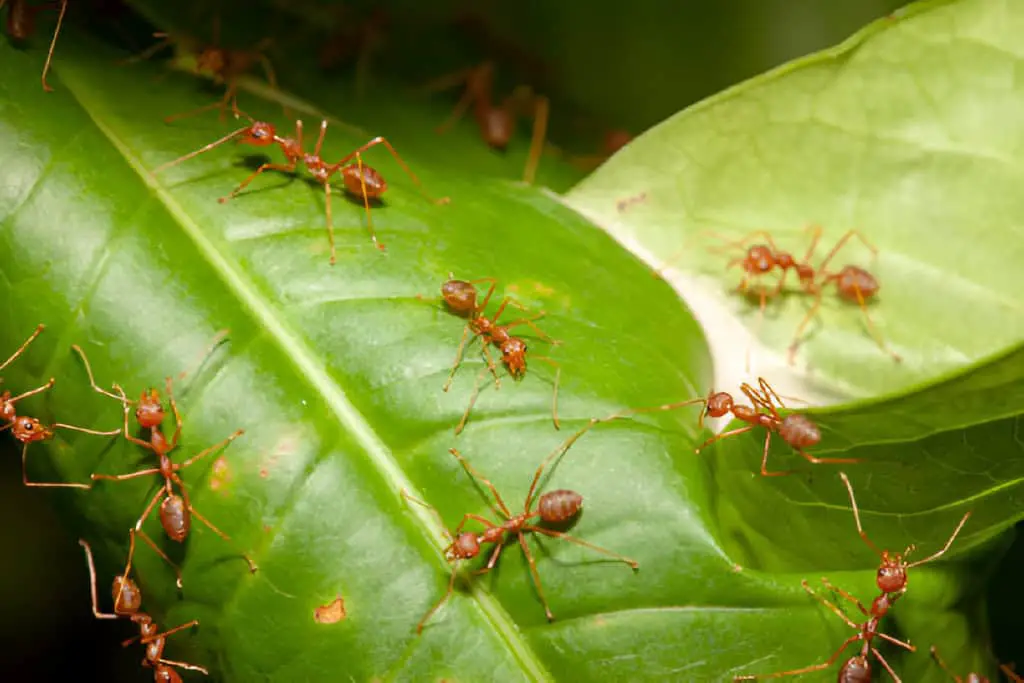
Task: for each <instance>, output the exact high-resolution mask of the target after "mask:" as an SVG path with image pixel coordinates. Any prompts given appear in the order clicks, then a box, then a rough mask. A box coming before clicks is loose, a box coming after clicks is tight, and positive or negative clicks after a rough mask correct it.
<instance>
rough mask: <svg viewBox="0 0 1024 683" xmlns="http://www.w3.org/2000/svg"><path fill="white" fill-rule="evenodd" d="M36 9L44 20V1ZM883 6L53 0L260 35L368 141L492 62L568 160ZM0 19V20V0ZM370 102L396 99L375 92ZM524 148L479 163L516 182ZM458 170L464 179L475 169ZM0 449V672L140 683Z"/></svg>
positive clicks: (282, 67)
mask: <svg viewBox="0 0 1024 683" xmlns="http://www.w3.org/2000/svg"><path fill="white" fill-rule="evenodd" d="M38 4H39V5H40V6H42V7H44V10H45V8H46V4H45V3H38ZM901 4H902V3H901V2H899V0H718V1H717V2H676V3H667V2H664V1H663V0H633V1H632V2H629V3H621V2H608V1H606V0H591V1H589V2H580V1H576V2H541V1H540V0H521V1H519V2H515V3H512V2H506V3H501V2H497V1H496V0H479V1H477V2H471V1H469V0H434V1H433V2H430V3H422V2H417V1H416V0H378V1H376V2H372V1H370V0H363V1H361V2H354V1H348V2H338V1H335V0H262V1H261V0H253V1H252V2H248V3H240V2H235V3H233V2H220V3H214V2H205V1H203V0H192V1H191V2H177V3H170V2H167V1H166V0H163V2H160V1H159V0H148V1H144V0H137V1H136V2H134V3H131V5H130V6H128V5H124V4H122V3H120V2H117V1H115V0H69V10H68V14H67V17H66V21H67V22H68V23H71V24H76V25H77V26H79V27H83V28H86V29H87V30H89V31H91V32H93V33H94V34H96V35H97V36H99V37H101V38H103V39H104V40H107V41H110V42H112V43H115V44H116V45H117V46H118V47H119V48H121V49H123V50H126V51H128V52H133V53H137V52H141V51H142V50H144V49H145V48H147V47H149V46H150V45H152V44H153V43H154V40H155V39H154V38H153V37H152V34H153V32H154V31H161V30H170V31H172V32H173V31H175V30H177V31H182V30H183V29H182V27H191V29H192V30H194V31H196V32H197V33H200V32H201V34H200V35H192V36H181V34H178V35H179V36H180V37H184V38H192V39H194V40H195V41H197V42H198V44H206V43H210V42H212V41H214V40H215V39H216V40H217V41H218V42H219V44H220V45H221V46H225V47H235V46H237V47H240V48H244V47H247V46H252V45H254V44H256V43H258V42H259V41H260V40H262V39H264V38H268V37H269V38H272V39H273V42H272V43H271V46H270V47H269V48H268V56H269V57H270V59H271V61H272V63H273V64H274V66H275V68H276V70H277V72H278V78H279V80H280V82H281V87H282V89H283V90H284V91H285V92H290V93H295V94H296V95H298V96H299V97H303V96H309V92H308V89H309V88H312V87H318V88H319V87H321V86H320V84H321V83H322V81H323V79H324V77H325V75H326V76H327V77H329V78H330V79H331V82H336V83H337V92H336V93H332V95H336V96H337V98H339V99H338V100H337V101H341V102H344V103H345V104H346V105H347V106H346V107H345V108H339V109H338V111H342V112H345V113H344V114H343V115H345V116H346V120H350V121H351V122H352V123H354V124H356V125H359V126H361V127H363V128H365V129H366V130H368V131H372V133H374V134H381V135H385V136H386V135H388V127H387V121H388V118H389V114H388V112H387V111H384V110H383V109H382V107H385V108H386V107H388V106H390V107H400V104H401V97H413V96H415V95H413V94H411V90H412V89H414V88H415V87H416V86H418V85H422V84H424V83H426V82H428V81H430V80H431V79H434V78H436V77H438V76H439V75H441V74H445V73H448V72H451V71H455V70H458V69H461V68H465V67H467V66H470V65H473V64H477V63H479V62H481V61H483V60H485V59H492V60H494V61H495V62H496V64H497V80H498V82H497V89H496V95H497V97H499V98H500V97H501V96H502V94H504V93H507V92H510V91H511V90H512V89H513V88H515V87H516V86H519V85H529V86H531V87H532V88H533V89H535V90H536V91H538V92H541V93H543V94H545V95H547V96H548V97H549V98H550V99H551V103H552V108H551V112H552V113H551V123H550V128H549V141H550V143H551V144H552V145H553V146H554V147H555V148H557V149H561V150H565V151H567V152H569V153H571V154H575V155H593V154H600V153H601V152H602V138H603V137H604V136H605V135H606V134H607V133H609V132H611V131H617V130H622V131H628V132H629V133H631V134H633V135H636V134H639V133H641V132H643V131H644V130H646V129H647V128H649V127H651V126H653V125H655V124H657V123H658V122H659V121H661V120H663V119H665V118H666V117H668V116H669V115H671V114H673V113H675V112H677V111H678V110H680V109H683V108H684V107H686V106H688V105H690V104H692V103H694V102H696V101H698V100H700V99H702V98H704V97H706V96H708V95H711V94H713V93H715V92H717V91H719V90H722V89H724V88H726V87H728V86H730V85H733V84H735V83H738V82H740V81H742V80H744V79H746V78H749V77H751V76H754V75H756V74H758V73H761V72H763V71H766V70H768V69H771V68H773V67H775V66H777V65H779V64H782V63H783V62H786V61H788V60H791V59H793V58H796V57H799V56H802V55H805V54H808V53H810V52H814V51H816V50H820V49H823V48H826V47H829V46H831V45H833V44H835V43H837V42H840V41H842V40H843V39H845V38H846V37H847V36H849V35H850V34H852V33H853V32H855V31H856V30H857V29H859V28H860V27H861V26H863V25H864V24H866V23H869V22H870V21H872V20H874V19H877V18H879V17H881V16H884V15H886V14H888V13H891V12H893V11H897V10H898V8H899V6H900V5H901ZM5 9H8V11H10V3H8V7H7V8H5ZM55 16H56V15H55V13H54V12H52V11H41V12H40V13H39V14H38V16H37V17H36V18H37V22H36V24H37V25H36V32H35V34H34V35H33V36H31V37H30V38H29V39H28V40H27V41H20V42H19V43H18V44H19V46H20V47H22V48H23V49H25V50H29V51H31V52H33V53H36V54H38V56H39V60H38V61H39V64H40V66H41V65H42V62H43V59H44V57H45V52H46V47H47V45H48V42H49V36H50V32H51V31H52V29H53V26H54V22H55ZM217 16H219V17H220V22H219V23H220V29H219V33H220V35H219V36H216V35H215V34H216V32H217V29H216V28H215V21H216V20H215V17H217ZM8 39H9V38H8ZM61 61H62V56H61V51H60V46H59V43H58V46H57V50H56V54H55V58H54V66H53V69H54V73H55V74H56V75H57V77H58V78H59V75H60V70H61ZM111 68H112V69H116V68H123V67H121V66H118V65H114V64H112V65H111ZM308 74H314V75H315V78H308V77H305V76H306V75H308ZM313 83H316V84H317V85H315V86H314V85H312V84H313ZM57 87H59V85H58V86H57ZM381 92H389V93H391V94H394V93H401V96H400V97H387V98H380V97H377V96H376V95H377V94H379V93H381ZM126 97H130V93H129V94H126ZM245 97H246V96H243V98H242V106H243V107H244V99H245ZM430 97H431V98H432V99H434V100H436V101H437V112H438V118H437V120H432V121H424V122H423V130H424V141H423V145H426V146H427V147H425V148H424V149H427V150H436V151H435V152H434V153H440V154H445V155H449V158H450V161H451V163H450V166H451V168H452V172H453V173H458V172H459V170H458V169H459V166H460V159H461V158H463V157H464V155H470V154H472V155H479V156H481V157H482V156H485V155H497V154H498V153H496V152H492V151H489V150H487V148H486V146H485V145H484V144H483V143H482V142H481V141H480V140H478V139H477V140H474V139H473V135H475V127H473V126H472V122H471V121H470V120H469V119H468V118H467V120H466V122H465V123H464V124H463V127H464V131H472V134H470V133H468V132H467V134H466V135H465V136H463V138H462V139H458V140H456V141H454V142H452V141H450V139H449V138H442V137H441V136H435V135H433V134H432V129H433V128H434V127H435V126H436V125H437V124H438V123H440V121H441V120H443V117H444V116H445V115H446V113H447V111H448V110H449V108H450V107H451V106H453V105H454V102H455V100H456V99H457V97H458V90H453V91H451V92H449V93H445V94H437V95H430ZM318 99H322V98H318ZM384 99H386V100H387V103H383V100H384ZM391 115H394V114H393V113H392V114H391ZM158 123H159V122H154V124H158ZM527 128H528V127H527V126H524V125H521V126H520V130H519V132H518V137H519V138H521V143H522V144H521V146H522V147H523V149H524V150H525V147H526V142H527V140H528V130H527ZM417 153H418V154H423V153H424V151H423V150H417ZM524 156H525V153H524V154H523V155H520V157H519V158H518V160H517V161H516V162H515V163H513V162H512V161H509V162H508V163H504V164H501V165H495V166H493V168H494V169H495V172H496V173H503V174H507V176H508V177H518V174H519V172H520V170H519V169H520V167H521V159H522V158H523V157H524ZM541 165H542V173H541V175H540V176H539V182H540V183H542V184H546V185H548V186H550V187H551V188H552V189H554V190H556V191H564V190H567V189H568V188H569V187H571V185H572V184H573V183H574V182H575V181H576V180H579V179H580V178H582V177H583V176H584V175H585V173H586V171H585V170H584V169H582V168H571V167H568V166H566V167H565V168H562V169H554V170H552V169H551V168H550V167H551V166H552V163H551V159H550V158H549V157H547V156H546V157H545V159H544V160H543V161H542V163H541ZM473 172H480V168H479V165H477V166H475V167H474V168H473ZM0 450H2V451H3V453H2V458H0V512H2V519H3V520H4V523H3V524H0V543H2V544H3V548H4V549H5V552H4V556H5V558H6V560H5V561H4V562H3V563H2V566H0V605H3V610H2V612H0V642H2V643H3V647H2V648H0V651H2V660H0V680H67V675H68V672H70V671H72V670H77V671H79V672H82V673H93V674H95V675H97V676H100V677H101V680H144V679H145V677H146V676H147V672H146V671H145V670H142V669H140V668H139V667H138V662H137V661H136V659H137V658H136V656H135V651H134V650H132V651H128V652H122V651H121V649H120V648H119V641H118V638H119V635H118V634H119V633H120V632H118V633H115V632H114V630H112V629H107V628H102V627H99V626H97V623H96V622H95V620H94V619H93V617H92V614H91V612H90V610H89V598H88V592H87V583H86V575H85V572H84V567H83V562H82V556H81V551H80V548H79V547H78V545H77V544H76V543H75V536H76V534H77V532H78V531H80V530H67V529H65V528H64V527H63V525H62V523H61V522H60V515H59V512H60V511H59V510H54V509H53V506H54V505H55V504H56V505H58V506H59V505H60V501H61V496H60V495H59V494H57V495H50V494H48V493H46V492H40V491H39V490H33V491H30V490H26V489H25V488H24V487H22V485H21V481H20V473H19V463H18V456H19V453H18V449H15V448H14V447H12V445H11V442H10V440H9V439H7V438H4V440H3V442H2V446H0ZM1022 560H1024V546H1022V544H1021V543H1016V544H1015V546H1014V548H1013V549H1011V551H1010V552H1009V553H1008V554H1007V556H1006V557H1005V559H1004V561H1003V564H1002V568H1001V569H1000V571H999V572H998V573H997V575H996V577H995V582H994V583H993V584H992V585H990V587H989V595H990V600H989V602H990V605H989V608H990V616H991V619H992V622H993V629H992V630H993V639H994V641H995V644H996V649H997V651H998V652H999V653H1000V654H1001V655H1002V656H1004V657H1013V656H1014V655H1015V654H1016V655H1020V656H1021V657H1024V653H1021V652H1020V644H1019V643H1018V642H1016V641H1017V640H1019V639H1018V638H1015V636H1014V630H1015V629H1013V628H1012V626H1010V624H1013V623H1014V622H1019V620H1020V614H1019V612H1017V609H1018V607H1019V605H1020V601H1019V600H1008V599H1006V598H1007V597H1008V596H1009V595H1011V594H1016V593H1018V592H1019V591H1017V590H1016V589H1015V588H1013V585H1014V579H1015V576H1016V567H1019V566H1020V563H1021V561H1022ZM1000 624H1001V625H1002V626H1003V628H1001V627H1000Z"/></svg>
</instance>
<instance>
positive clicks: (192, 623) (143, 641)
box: [125, 619, 199, 670]
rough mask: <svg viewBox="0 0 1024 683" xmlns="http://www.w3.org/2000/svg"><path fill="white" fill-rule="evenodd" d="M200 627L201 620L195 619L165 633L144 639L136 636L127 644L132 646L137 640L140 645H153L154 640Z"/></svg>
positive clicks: (127, 641) (126, 642)
mask: <svg viewBox="0 0 1024 683" xmlns="http://www.w3.org/2000/svg"><path fill="white" fill-rule="evenodd" d="M198 625H199V620H198V619H193V620H192V621H188V622H185V623H184V624H181V625H180V626H175V627H174V628H171V629H167V630H166V631H163V632H161V633H154V634H153V635H150V636H145V637H142V638H140V637H139V636H135V637H134V638H132V639H131V640H126V641H125V644H130V643H133V642H135V641H136V640H137V641H139V644H140V645H146V644H147V643H152V642H153V641H154V640H158V639H160V638H166V637H167V636H169V635H171V634H173V633H177V632H178V631H184V630H185V629H189V628H192V627H193V626H198ZM160 661H164V660H162V659H161V660H160ZM186 668H189V667H188V666H186ZM193 670H194V669H193Z"/></svg>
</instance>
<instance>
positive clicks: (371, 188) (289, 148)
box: [153, 112, 450, 265]
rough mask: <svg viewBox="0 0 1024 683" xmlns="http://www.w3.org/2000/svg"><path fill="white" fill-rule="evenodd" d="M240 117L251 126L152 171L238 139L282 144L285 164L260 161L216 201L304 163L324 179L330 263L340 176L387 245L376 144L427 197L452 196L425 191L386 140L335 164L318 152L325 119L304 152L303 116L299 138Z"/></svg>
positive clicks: (333, 258) (383, 182)
mask: <svg viewBox="0 0 1024 683" xmlns="http://www.w3.org/2000/svg"><path fill="white" fill-rule="evenodd" d="M242 115H243V116H245V117H246V118H247V119H249V121H250V125H248V126H245V127H243V128H239V129H238V130H235V131H233V132H231V133H228V134H227V135H225V136H224V137H222V138H220V139H219V140H215V141H213V142H211V143H209V144H207V145H204V146H202V147H200V148H199V149H197V150H194V151H192V152H189V153H188V154H186V155H184V156H181V157H178V158H177V159H174V160H173V161H168V162H167V163H165V164H162V165H160V166H158V167H157V168H155V169H154V170H153V174H154V175H156V174H157V173H160V172H161V171H163V170H165V169H168V168H170V167H172V166H177V165H178V164H180V163H182V162H184V161H188V160H189V159H192V158H193V157H196V156H198V155H200V154H203V153H205V152H209V151H210V150H212V149H214V148H216V147H219V146H221V145H223V144H225V143H227V142H231V141H232V140H237V141H238V142H240V143H241V144H244V145H253V146H254V147H270V146H273V145H277V146H278V147H280V149H281V152H282V154H284V157H285V159H286V162H285V163H283V164H278V163H265V164H262V165H261V166H260V167H259V168H257V169H256V170H255V171H253V172H252V174H250V175H249V177H248V178H246V179H245V180H243V181H242V182H241V183H240V184H239V185H238V187H236V188H235V189H234V190H232V191H231V192H230V193H229V194H228V195H226V196H224V197H221V198H220V199H218V201H219V202H220V203H221V204H224V203H225V202H228V201H230V200H232V199H234V198H235V197H237V196H238V195H239V193H241V192H242V190H244V189H245V188H246V187H247V186H248V185H249V183H251V182H252V181H253V180H255V179H256V177H257V176H258V175H260V174H261V173H263V172H264V171H283V172H285V173H293V172H294V171H295V169H296V168H297V167H298V165H299V163H300V162H301V163H302V164H303V165H304V166H305V167H306V170H307V171H309V173H310V175H312V176H313V179H314V180H316V181H317V182H318V183H320V184H321V185H322V186H323V188H324V197H325V205H326V208H325V212H326V216H327V237H328V239H329V240H330V244H331V265H334V263H335V262H336V261H337V255H336V253H335V248H334V223H333V219H332V214H331V182H330V181H331V178H332V177H334V176H335V175H338V174H340V175H341V180H342V183H343V185H344V189H345V192H347V193H348V194H349V195H351V196H355V197H362V199H363V206H364V207H365V209H366V222H367V226H368V229H369V231H370V239H371V240H373V244H374V246H376V247H377V248H378V249H380V250H381V251H383V250H384V244H383V243H380V242H378V241H377V233H376V232H375V231H374V229H373V216H372V215H371V212H370V201H371V200H373V201H378V200H380V198H381V196H382V195H383V194H384V192H385V191H386V190H387V189H388V184H387V181H386V180H385V179H384V176H383V175H381V174H380V172H378V171H377V170H375V169H374V168H372V167H370V166H367V165H366V164H364V163H363V156H362V155H363V153H364V152H366V151H367V150H369V149H371V148H373V147H376V146H377V145H383V146H384V147H385V148H386V149H387V150H388V151H389V152H390V153H391V156H392V157H394V159H395V161H396V162H398V164H399V166H401V167H402V169H403V170H404V171H405V172H406V174H407V175H408V176H409V178H411V179H412V181H413V183H414V184H415V185H416V187H417V188H418V189H419V190H420V193H421V194H422V195H423V196H424V197H425V198H426V199H427V200H429V201H431V202H433V203H434V204H447V203H449V201H450V199H449V198H448V197H441V198H440V199H433V198H431V197H430V196H429V195H427V194H426V192H425V191H424V190H423V187H422V183H420V179H419V178H418V177H416V174H415V173H413V172H412V170H411V169H410V168H409V166H408V165H407V164H406V163H405V161H404V160H403V159H402V157H401V156H399V154H398V152H397V151H396V150H395V148H394V147H393V146H392V145H391V143H390V142H388V141H387V139H386V138H383V137H376V138H373V139H372V140H370V141H369V142H367V143H365V144H363V145H360V146H359V147H357V148H356V149H354V150H353V151H351V152H349V153H348V154H346V155H345V156H344V157H342V159H341V160H340V161H338V162H337V163H333V164H331V163H327V162H326V161H324V159H323V158H322V157H321V156H320V149H321V147H322V146H323V143H324V136H325V135H326V134H327V119H324V120H323V121H321V122H320V134H319V135H318V136H317V139H316V145H315V146H314V148H313V152H312V153H309V152H306V151H305V150H304V145H303V126H302V121H301V120H297V121H296V122H295V137H293V138H288V137H282V136H280V135H278V134H277V129H276V128H275V127H274V124H272V123H267V122H266V121H257V120H256V119H254V118H252V117H251V116H249V115H248V114H245V113H244V112H242ZM352 159H355V163H350V162H351V160H352Z"/></svg>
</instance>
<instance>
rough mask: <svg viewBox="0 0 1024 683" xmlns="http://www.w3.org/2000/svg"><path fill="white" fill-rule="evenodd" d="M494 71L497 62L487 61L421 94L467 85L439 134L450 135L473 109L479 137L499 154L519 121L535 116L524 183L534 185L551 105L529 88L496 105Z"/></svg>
mask: <svg viewBox="0 0 1024 683" xmlns="http://www.w3.org/2000/svg"><path fill="white" fill-rule="evenodd" d="M494 68H495V67H494V62H492V61H486V62H483V63H482V64H479V65H477V66H473V67H469V68H468V69H462V70H460V71H456V72H455V73H452V74H448V75H445V76H441V77H440V78H437V79H436V80H434V81H432V82H430V83H428V84H427V85H425V86H423V88H422V91H424V92H435V91H438V90H447V89H448V88H452V87H455V86H457V85H460V84H464V86H465V90H464V91H463V94H462V98H461V99H460V100H459V102H458V104H456V105H455V109H454V110H453V111H452V113H451V116H449V117H448V119H447V120H446V121H445V122H444V123H442V124H441V125H440V126H438V127H437V132H438V133H445V132H447V131H448V130H449V129H450V128H451V127H452V126H453V125H454V124H455V123H456V122H457V121H458V120H459V119H460V118H462V116H463V115H464V114H465V113H466V110H467V109H468V108H469V107H470V106H472V107H473V117H474V118H475V119H476V124H477V126H478V127H479V129H480V136H481V137H482V138H483V139H484V142H486V143H487V145H488V146H489V147H491V148H492V149H496V150H499V151H504V150H505V149H506V148H507V147H508V143H509V142H510V141H511V140H512V136H513V134H514V133H515V126H516V118H517V117H519V116H522V115H525V114H529V115H530V116H532V117H533V135H532V139H531V141H530V153H529V156H528V157H527V160H526V167H525V168H524V169H523V181H524V182H526V183H533V181H534V179H535V178H536V176H537V166H538V165H539V164H540V156H541V153H542V151H543V149H544V138H545V137H546V135H547V126H548V112H549V109H550V104H549V102H548V99H547V98H546V97H544V96H542V95H536V94H534V93H533V92H532V91H531V90H530V89H529V88H526V87H521V88H517V89H516V90H515V91H513V93H512V94H511V95H509V96H508V97H506V98H505V100H504V101H503V102H502V103H501V106H497V107H496V106H494V103H493V102H492V100H491V91H492V90H493V89H494Z"/></svg>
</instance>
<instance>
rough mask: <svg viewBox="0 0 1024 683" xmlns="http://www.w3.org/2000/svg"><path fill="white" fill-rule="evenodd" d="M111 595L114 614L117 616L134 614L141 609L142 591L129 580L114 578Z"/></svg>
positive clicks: (121, 577)
mask: <svg viewBox="0 0 1024 683" xmlns="http://www.w3.org/2000/svg"><path fill="white" fill-rule="evenodd" d="M111 594H112V595H113V597H114V612H116V613H117V614H135V613H136V612H138V611H139V609H140V608H141V607H142V591H140V590H139V587H138V585H137V584H136V583H135V582H134V581H132V580H131V579H126V578H124V577H123V576H115V577H114V584H113V586H112V587H111Z"/></svg>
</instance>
